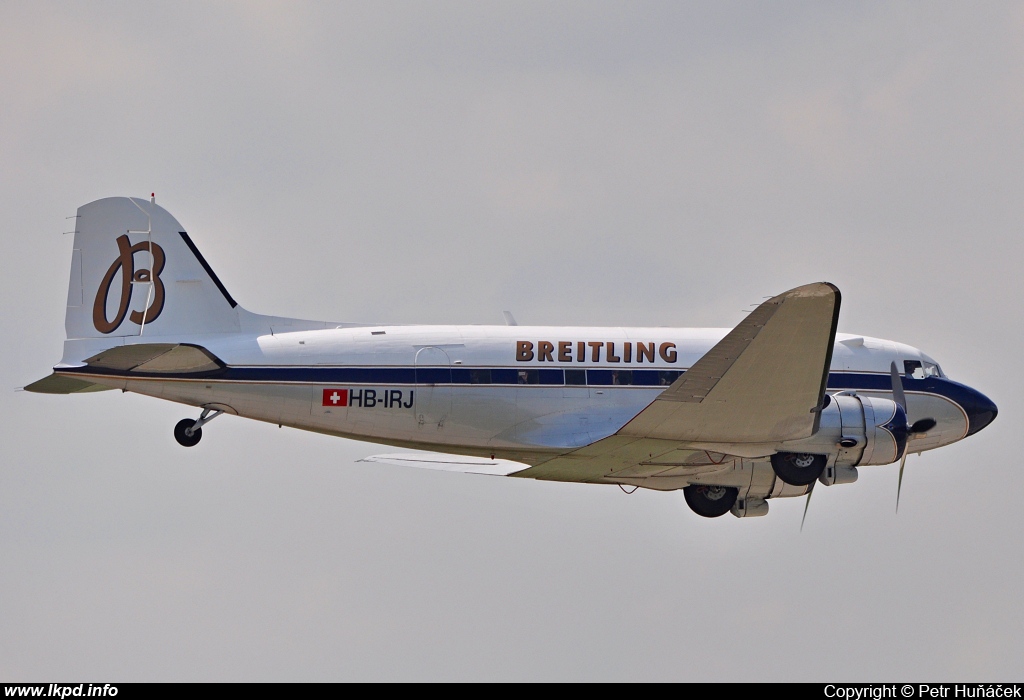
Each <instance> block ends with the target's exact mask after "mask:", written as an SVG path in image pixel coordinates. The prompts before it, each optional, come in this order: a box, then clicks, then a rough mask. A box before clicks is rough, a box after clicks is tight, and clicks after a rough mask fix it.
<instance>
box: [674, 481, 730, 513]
mask: <svg viewBox="0 0 1024 700" xmlns="http://www.w3.org/2000/svg"><path fill="white" fill-rule="evenodd" d="M738 495H739V489H735V488H733V487H731V486H707V485H705V484H691V485H690V486H687V487H686V488H684V489H683V497H684V498H686V505H688V506H690V510H692V511H693V512H694V513H696V514H697V515H700V516H703V517H705V518H717V517H719V516H720V515H725V514H726V513H728V512H729V510H730V509H731V508H732V506H733V504H734V503H736V497H737V496H738Z"/></svg>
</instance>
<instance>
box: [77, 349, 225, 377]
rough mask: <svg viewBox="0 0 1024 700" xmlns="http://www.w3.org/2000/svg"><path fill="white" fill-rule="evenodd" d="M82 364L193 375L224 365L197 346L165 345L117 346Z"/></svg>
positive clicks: (116, 369) (113, 368) (95, 367)
mask: <svg viewBox="0 0 1024 700" xmlns="http://www.w3.org/2000/svg"><path fill="white" fill-rule="evenodd" d="M85 363H86V364H87V365H89V367H91V368H94V369H103V370H113V371H115V372H134V373H140V372H146V373H153V374H196V373H200V372H212V371H214V370H218V369H220V368H221V367H223V366H224V363H223V362H221V361H220V360H219V359H217V357H216V356H214V355H213V354H211V353H210V352H209V351H208V350H206V349H205V348H201V347H199V346H198V345H174V344H168V343H141V344H136V345H119V346H117V347H116V348H110V349H109V350H104V351H103V352H101V353H100V354H98V355H94V356H93V357H90V358H89V359H87V360H86V361H85Z"/></svg>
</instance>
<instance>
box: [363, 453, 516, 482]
mask: <svg viewBox="0 0 1024 700" xmlns="http://www.w3.org/2000/svg"><path fill="white" fill-rule="evenodd" d="M359 461H360V462H373V463H379V464H395V465H397V466H400V467H419V468H420V469H436V470H438V471H444V472H462V473H464V474H489V475H491V476H508V475H509V474H512V473H514V472H518V471H522V470H523V469H529V467H530V465H528V464H523V463H522V462H513V461H512V460H510V459H488V458H487V457H467V456H465V455H449V454H442V453H440V452H403V453H401V454H390V455H373V456H371V457H364V458H363V459H361V460H359Z"/></svg>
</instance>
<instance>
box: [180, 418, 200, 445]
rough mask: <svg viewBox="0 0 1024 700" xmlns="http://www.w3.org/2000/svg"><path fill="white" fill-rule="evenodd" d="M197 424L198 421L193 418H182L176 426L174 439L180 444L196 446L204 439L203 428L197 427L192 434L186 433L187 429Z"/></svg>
mask: <svg viewBox="0 0 1024 700" xmlns="http://www.w3.org/2000/svg"><path fill="white" fill-rule="evenodd" d="M195 424H196V422H195V421H194V420H192V419H191V418H182V419H181V420H180V421H178V424H177V425H176V426H174V439H175V440H177V441H178V444H179V445H181V446H183V447H194V446H196V445H198V444H199V441H200V440H202V439H203V429H202V428H196V429H195V430H193V431H192V434H191V435H187V434H186V433H185V431H186V430H188V429H189V428H191V427H192V426H193V425H195Z"/></svg>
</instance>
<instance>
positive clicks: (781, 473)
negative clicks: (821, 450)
mask: <svg viewBox="0 0 1024 700" xmlns="http://www.w3.org/2000/svg"><path fill="white" fill-rule="evenodd" d="M827 461H828V458H827V457H825V455H812V454H803V453H797V452H777V453H775V454H773V455H772V469H774V470H775V475H776V476H778V477H779V478H780V479H782V480H783V481H785V482H786V483H787V484H789V485H790V486H807V485H808V484H810V483H812V482H813V481H814V480H815V479H817V478H818V477H819V476H821V473H822V472H823V471H824V470H825V462H827Z"/></svg>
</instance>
